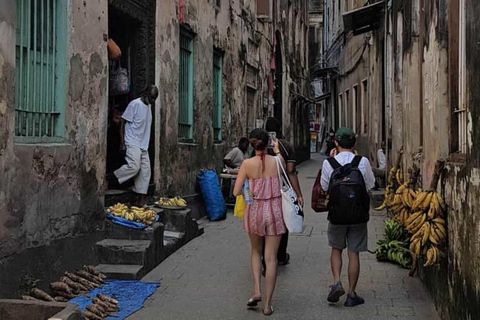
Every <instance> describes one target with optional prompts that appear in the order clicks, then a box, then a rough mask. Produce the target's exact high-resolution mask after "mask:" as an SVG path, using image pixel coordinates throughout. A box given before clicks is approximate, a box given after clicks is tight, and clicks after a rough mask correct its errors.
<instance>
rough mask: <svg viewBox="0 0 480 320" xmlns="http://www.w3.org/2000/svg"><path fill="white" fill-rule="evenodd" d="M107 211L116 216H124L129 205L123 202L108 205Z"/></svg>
mask: <svg viewBox="0 0 480 320" xmlns="http://www.w3.org/2000/svg"><path fill="white" fill-rule="evenodd" d="M107 212H109V213H111V214H113V215H114V216H116V217H122V218H123V217H124V216H125V214H126V213H127V212H128V207H127V206H126V205H124V204H123V203H117V204H116V205H114V206H111V207H108V209H107Z"/></svg>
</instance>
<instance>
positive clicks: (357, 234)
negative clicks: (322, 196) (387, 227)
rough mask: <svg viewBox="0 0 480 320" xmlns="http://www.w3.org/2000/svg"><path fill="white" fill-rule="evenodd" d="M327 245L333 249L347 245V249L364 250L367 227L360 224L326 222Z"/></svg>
mask: <svg viewBox="0 0 480 320" xmlns="http://www.w3.org/2000/svg"><path fill="white" fill-rule="evenodd" d="M328 245H329V246H330V247H332V248H334V249H338V250H343V249H345V248H346V247H347V245H348V251H351V252H364V251H367V250H368V227H367V224H366V223H360V224H346V225H339V224H332V223H330V222H329V223H328Z"/></svg>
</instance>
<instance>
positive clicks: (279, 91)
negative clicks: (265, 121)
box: [273, 31, 283, 124]
mask: <svg viewBox="0 0 480 320" xmlns="http://www.w3.org/2000/svg"><path fill="white" fill-rule="evenodd" d="M280 44H281V36H280V33H279V31H277V34H276V46H275V82H274V85H275V89H274V92H273V98H274V106H273V116H274V117H275V118H277V119H278V120H280V123H282V124H283V61H282V47H281V45H280Z"/></svg>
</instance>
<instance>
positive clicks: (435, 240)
mask: <svg viewBox="0 0 480 320" xmlns="http://www.w3.org/2000/svg"><path fill="white" fill-rule="evenodd" d="M433 234H434V233H431V234H430V236H429V237H428V240H430V242H431V243H433V244H436V245H438V244H439V243H440V242H439V241H438V239H437V238H435V237H434V235H433Z"/></svg>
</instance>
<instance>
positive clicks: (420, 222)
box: [412, 214, 427, 232]
mask: <svg viewBox="0 0 480 320" xmlns="http://www.w3.org/2000/svg"><path fill="white" fill-rule="evenodd" d="M426 219H427V215H426V214H423V215H422V216H421V217H420V218H418V219H417V220H415V221H414V222H413V223H414V224H413V226H412V232H417V231H418V230H419V229H420V228H421V227H422V226H423V224H424V223H425V220H426Z"/></svg>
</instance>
